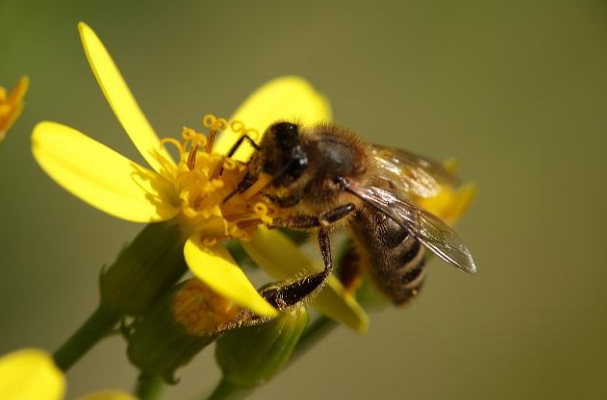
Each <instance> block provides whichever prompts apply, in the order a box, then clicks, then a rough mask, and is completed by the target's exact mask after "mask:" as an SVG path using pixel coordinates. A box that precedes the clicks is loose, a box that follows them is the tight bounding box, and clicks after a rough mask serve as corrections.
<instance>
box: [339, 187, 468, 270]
mask: <svg viewBox="0 0 607 400" xmlns="http://www.w3.org/2000/svg"><path fill="white" fill-rule="evenodd" d="M345 185H346V190H347V191H349V192H350V193H352V194H354V195H355V196H357V197H359V198H361V199H362V200H364V201H365V202H366V203H367V204H370V205H371V206H373V207H375V208H376V209H377V210H379V211H380V212H382V213H384V214H385V215H387V216H388V217H389V218H392V219H393V220H394V221H395V222H397V223H398V224H399V225H401V226H402V227H403V228H405V229H407V230H408V231H409V233H410V234H411V235H413V236H414V237H415V238H416V239H417V240H419V241H420V242H421V243H422V244H423V245H424V246H426V247H427V248H428V249H429V250H430V251H432V252H433V253H434V254H436V255H437V256H438V257H440V258H441V259H443V260H444V261H446V262H447V263H449V264H451V265H453V266H455V267H457V268H459V269H461V270H463V271H466V272H476V265H475V264H474V260H473V259H472V255H471V254H470V251H469V250H468V248H467V247H466V246H465V245H464V244H463V243H462V241H461V239H460V238H459V236H458V235H457V233H455V231H454V230H453V229H451V228H450V227H448V226H447V225H446V224H445V223H444V222H442V221H441V220H440V219H439V218H438V217H436V216H434V215H432V214H430V213H429V212H426V211H424V210H422V209H421V208H419V207H416V206H415V205H413V204H411V203H410V202H408V201H407V200H404V199H401V198H398V197H397V196H395V195H394V194H393V193H392V192H391V191H389V190H386V189H383V188H380V187H376V186H366V185H360V184H356V183H355V182H347V183H346V184H345Z"/></svg>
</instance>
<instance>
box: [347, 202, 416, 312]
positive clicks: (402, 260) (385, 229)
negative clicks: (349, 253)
mask: <svg viewBox="0 0 607 400" xmlns="http://www.w3.org/2000/svg"><path fill="white" fill-rule="evenodd" d="M352 228H353V233H354V236H355V238H356V241H357V244H358V245H357V248H358V251H359V252H360V253H361V255H362V257H361V262H362V264H363V267H364V268H366V269H367V272H368V274H369V276H370V278H371V279H372V280H373V282H374V283H375V285H376V286H377V287H378V288H379V289H380V290H381V291H382V292H383V293H384V294H385V295H386V296H387V297H388V298H390V299H391V300H392V302H394V303H395V304H398V305H406V304H408V303H409V302H410V301H411V300H412V299H413V298H415V297H416V296H417V295H418V294H419V291H420V289H421V287H422V285H423V283H424V277H425V251H424V247H423V246H422V245H421V243H420V242H419V240H417V239H416V238H414V237H413V236H411V235H410V234H409V232H408V231H407V230H406V229H404V228H403V227H401V226H400V225H398V224H397V223H395V222H394V221H393V220H392V219H390V218H388V217H386V216H385V215H383V214H381V213H379V212H376V211H375V212H369V211H368V210H367V211H366V212H364V213H360V215H358V216H357V217H356V218H355V221H354V222H353V223H352Z"/></svg>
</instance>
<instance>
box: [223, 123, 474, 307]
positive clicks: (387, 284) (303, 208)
mask: <svg viewBox="0 0 607 400" xmlns="http://www.w3.org/2000/svg"><path fill="white" fill-rule="evenodd" d="M249 140H250V139H249ZM251 143H252V144H253V145H254V147H255V149H256V150H257V151H256V153H254V155H253V157H252V159H251V161H250V163H249V164H248V168H247V174H246V175H245V178H244V179H243V181H242V182H241V184H240V185H239V189H238V191H240V192H245V191H247V190H248V189H249V188H250V187H251V186H252V185H254V184H256V182H257V183H258V182H261V181H264V182H265V183H264V188H263V189H262V192H263V194H264V196H265V197H266V198H267V199H269V200H270V202H271V203H272V204H273V205H275V206H276V207H278V208H280V209H281V210H282V211H283V212H282V213H281V215H284V216H285V217H281V218H278V219H276V220H275V221H274V224H275V226H277V227H287V228H291V229H303V230H312V231H316V232H317V233H318V240H319V245H320V249H321V252H322V255H323V261H324V264H325V269H324V271H322V272H320V273H317V274H314V275H311V276H309V277H306V278H304V279H301V280H299V281H296V282H293V283H291V284H289V285H287V286H284V287H281V288H276V289H273V290H269V291H266V292H265V293H264V295H265V296H266V298H267V299H268V301H270V302H271V303H273V304H278V305H279V306H285V305H288V304H291V303H293V302H296V301H301V300H302V299H303V298H305V297H307V296H309V295H310V294H311V293H313V292H314V291H316V290H317V289H318V288H320V287H321V286H322V284H323V283H324V282H325V280H326V277H327V276H328V274H329V273H330V272H331V270H332V257H331V249H330V239H329V231H330V230H332V229H333V228H334V227H337V226H341V225H348V226H349V227H350V228H351V231H352V233H353V236H354V239H355V244H356V249H357V253H358V256H359V264H360V266H361V267H363V269H365V270H366V271H367V274H368V276H369V277H370V278H371V280H372V281H373V282H374V283H375V284H376V286H377V287H378V288H379V289H380V290H381V291H382V292H383V293H384V294H385V295H386V296H387V297H388V298H389V299H391V300H392V301H393V302H394V303H396V304H399V305H402V304H406V303H407V302H408V301H409V300H411V299H412V298H414V297H415V296H416V295H417V293H418V292H419V289H420V288H421V286H422V284H423V280H424V275H425V270H424V265H425V264H424V262H425V249H428V250H430V251H432V252H433V253H434V254H436V255H437V256H439V257H440V258H442V259H443V260H445V261H446V262H448V263H449V264H451V265H453V266H456V267H458V268H459V269H462V270H464V271H467V272H474V271H475V268H476V267H475V265H474V261H473V260H472V256H471V255H470V253H469V251H468V249H467V248H466V247H465V246H464V245H463V244H462V243H461V241H460V239H459V237H458V236H457V234H456V233H455V232H454V231H453V230H451V228H449V227H448V226H446V225H445V224H444V223H443V222H442V221H440V219H438V218H437V217H436V216H434V215H432V214H430V213H428V212H426V211H424V210H422V209H420V208H419V207H417V206H416V205H415V204H414V203H413V202H412V201H411V198H412V197H413V196H419V197H431V196H434V195H436V194H437V193H438V192H439V191H440V190H441V188H440V184H441V183H443V182H448V183H449V184H453V183H454V182H455V181H456V180H455V178H454V177H453V176H452V175H451V174H450V173H449V172H448V171H446V170H445V169H444V168H443V167H442V166H441V165H440V164H438V163H436V162H433V161H431V160H429V159H427V158H424V157H421V156H417V155H414V154H412V153H408V152H405V151H403V150H398V149H391V148H387V147H383V146H378V145H372V144H369V143H365V142H363V141H362V140H361V139H360V138H359V137H358V136H356V135H355V134H353V133H352V132H350V131H348V130H346V129H344V128H342V127H339V126H336V125H333V124H321V125H317V126H313V127H309V128H305V129H304V128H302V127H300V126H299V125H296V124H293V123H289V122H278V123H276V124H274V125H272V126H270V127H269V128H268V129H267V131H266V132H265V134H264V137H263V140H262V142H261V144H260V145H259V146H257V145H256V144H254V143H253V142H252V141H251ZM239 144H240V142H239V143H237V145H236V146H235V147H237V146H238V145H239ZM233 152H234V148H233V149H232V151H231V152H230V155H231V154H233ZM286 262H288V260H286Z"/></svg>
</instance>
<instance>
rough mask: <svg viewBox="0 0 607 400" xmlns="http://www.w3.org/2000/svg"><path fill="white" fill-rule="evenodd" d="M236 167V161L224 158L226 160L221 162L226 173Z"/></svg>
mask: <svg viewBox="0 0 607 400" xmlns="http://www.w3.org/2000/svg"><path fill="white" fill-rule="evenodd" d="M236 165H237V164H236V161H234V160H232V159H231V158H226V160H225V161H224V162H223V168H224V169H227V170H228V171H231V170H233V169H236Z"/></svg>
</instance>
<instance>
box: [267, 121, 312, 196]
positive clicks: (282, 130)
mask: <svg viewBox="0 0 607 400" xmlns="http://www.w3.org/2000/svg"><path fill="white" fill-rule="evenodd" d="M260 154H261V160H260V161H261V169H262V171H263V172H264V173H266V174H269V175H271V176H273V177H274V180H273V181H272V184H273V186H276V187H278V186H284V187H288V186H290V185H292V184H293V183H294V182H296V181H297V180H298V179H299V178H300V177H301V176H302V175H303V174H304V172H305V171H306V169H307V167H308V155H307V154H306V152H305V151H304V148H303V146H302V143H301V135H300V128H299V126H298V125H297V124H293V123H290V122H277V123H275V124H273V125H271V126H270V127H269V128H268V129H267V130H266V132H265V134H264V137H263V141H262V143H261V151H260Z"/></svg>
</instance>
